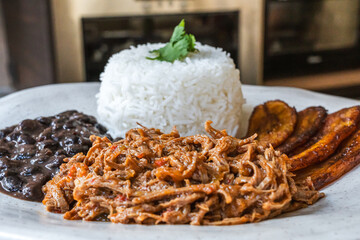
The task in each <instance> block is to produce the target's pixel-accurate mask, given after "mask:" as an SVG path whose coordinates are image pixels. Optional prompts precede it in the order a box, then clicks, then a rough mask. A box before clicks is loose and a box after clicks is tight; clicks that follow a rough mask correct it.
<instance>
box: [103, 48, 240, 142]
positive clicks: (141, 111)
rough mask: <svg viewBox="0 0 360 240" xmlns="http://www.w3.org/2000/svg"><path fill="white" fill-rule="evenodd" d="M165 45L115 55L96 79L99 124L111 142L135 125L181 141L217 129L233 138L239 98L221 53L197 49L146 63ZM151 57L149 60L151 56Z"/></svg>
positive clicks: (235, 77) (236, 79)
mask: <svg viewBox="0 0 360 240" xmlns="http://www.w3.org/2000/svg"><path fill="white" fill-rule="evenodd" d="M163 46H164V44H147V45H140V46H137V47H132V48H130V49H128V50H123V51H121V52H119V53H117V54H114V55H113V56H112V57H111V58H110V59H109V62H108V64H107V65H106V67H105V71H104V72H103V73H102V74H101V76H100V79H101V81H102V83H101V87H100V92H99V93H98V95H97V103H98V108H97V111H98V114H99V117H100V121H101V122H102V123H103V124H104V125H105V126H106V127H107V128H108V129H109V133H110V134H112V135H113V136H122V137H123V136H124V135H125V133H126V131H128V130H129V129H131V128H134V127H138V125H137V122H138V123H141V124H142V125H144V126H146V127H149V128H158V129H160V130H162V131H163V132H165V133H168V132H170V131H171V129H172V127H173V126H176V127H177V129H178V130H179V132H180V134H181V135H182V136H188V135H194V134H200V133H204V123H205V121H206V120H212V121H213V126H214V127H215V128H217V129H226V130H227V132H228V133H229V134H231V135H233V136H234V135H236V133H237V131H238V129H239V124H240V123H241V120H242V118H241V117H242V105H243V103H244V98H243V95H242V92H241V83H240V74H239V70H237V69H236V68H235V65H234V62H233V60H232V59H231V58H230V57H229V55H228V54H227V53H226V52H224V51H223V50H222V49H220V48H214V47H210V46H207V45H202V44H200V43H196V48H197V49H198V50H199V52H198V53H195V54H192V55H191V56H189V57H187V58H186V59H185V60H184V61H175V62H174V63H169V62H162V61H157V60H148V59H146V57H147V56H152V54H150V53H149V51H151V50H153V49H159V48H161V47H163ZM152 57H153V56H152Z"/></svg>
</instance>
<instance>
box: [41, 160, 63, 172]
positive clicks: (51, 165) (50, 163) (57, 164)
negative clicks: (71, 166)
mask: <svg viewBox="0 0 360 240" xmlns="http://www.w3.org/2000/svg"><path fill="white" fill-rule="evenodd" d="M62 163H63V159H61V158H53V159H51V160H49V161H48V163H47V164H46V165H45V167H46V168H47V169H49V170H52V169H54V168H59V167H60V165H61V164H62Z"/></svg>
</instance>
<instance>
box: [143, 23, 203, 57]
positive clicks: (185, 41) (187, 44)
mask: <svg viewBox="0 0 360 240" xmlns="http://www.w3.org/2000/svg"><path fill="white" fill-rule="evenodd" d="M197 51H198V50H197V49H195V37H194V35H192V34H186V32H185V21H184V19H183V20H181V22H180V23H179V25H177V26H176V27H175V28H174V32H173V34H172V36H171V38H170V42H168V43H167V44H166V45H165V46H164V47H162V48H160V49H157V50H153V51H150V53H154V54H156V55H157V56H156V57H154V58H151V57H147V59H149V60H159V61H167V62H171V63H172V62H174V61H175V60H180V61H181V60H183V59H184V58H186V57H187V56H188V54H189V53H192V52H197Z"/></svg>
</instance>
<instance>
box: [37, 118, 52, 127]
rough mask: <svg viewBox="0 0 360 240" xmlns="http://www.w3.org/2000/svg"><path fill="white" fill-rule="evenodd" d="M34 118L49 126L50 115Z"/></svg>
mask: <svg viewBox="0 0 360 240" xmlns="http://www.w3.org/2000/svg"><path fill="white" fill-rule="evenodd" d="M36 120H38V121H39V122H40V123H41V124H44V125H46V126H49V125H50V123H51V118H50V117H38V118H36Z"/></svg>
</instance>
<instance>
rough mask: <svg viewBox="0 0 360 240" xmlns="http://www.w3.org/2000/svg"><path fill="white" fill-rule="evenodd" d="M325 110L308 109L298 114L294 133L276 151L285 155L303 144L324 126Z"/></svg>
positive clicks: (318, 108) (317, 108)
mask: <svg viewBox="0 0 360 240" xmlns="http://www.w3.org/2000/svg"><path fill="white" fill-rule="evenodd" d="M326 115H327V114H326V109H325V108H323V107H320V106H319V107H308V108H306V109H304V110H302V111H301V112H298V115H297V123H296V126H295V130H294V132H293V133H292V134H291V136H290V137H289V138H288V139H286V141H285V142H284V143H282V144H281V145H280V146H279V147H278V148H277V149H276V150H278V151H280V152H283V153H285V154H288V153H290V152H291V151H292V150H294V149H295V148H297V147H299V146H301V145H303V144H305V143H306V142H307V141H308V140H309V139H310V138H311V137H312V136H314V135H315V134H316V133H317V132H318V131H319V129H320V128H321V127H322V125H323V124H324V120H325V118H326Z"/></svg>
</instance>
